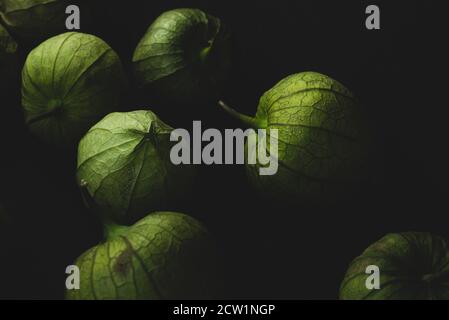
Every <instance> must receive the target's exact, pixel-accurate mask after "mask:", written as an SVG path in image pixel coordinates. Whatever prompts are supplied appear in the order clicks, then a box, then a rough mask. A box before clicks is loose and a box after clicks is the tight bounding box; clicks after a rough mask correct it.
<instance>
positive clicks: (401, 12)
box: [0, 0, 449, 299]
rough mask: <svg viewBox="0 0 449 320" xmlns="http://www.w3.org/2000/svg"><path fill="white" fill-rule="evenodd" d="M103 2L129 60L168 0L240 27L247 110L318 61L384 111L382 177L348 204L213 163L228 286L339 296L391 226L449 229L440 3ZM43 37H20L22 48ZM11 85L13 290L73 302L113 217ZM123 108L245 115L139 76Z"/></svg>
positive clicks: (95, 19) (6, 146)
mask: <svg viewBox="0 0 449 320" xmlns="http://www.w3.org/2000/svg"><path fill="white" fill-rule="evenodd" d="M435 2H436V1H435ZM94 3H95V4H94V10H92V11H91V12H90V14H89V15H90V17H89V21H92V22H91V23H87V22H86V23H84V21H85V20H84V16H83V12H84V11H83V8H84V7H81V10H82V12H81V14H82V20H81V21H82V30H81V31H83V32H89V33H94V34H96V35H98V36H100V37H101V38H103V39H104V40H105V41H107V42H108V43H109V44H110V45H111V46H112V47H113V48H114V49H115V50H116V51H117V52H118V53H119V54H120V56H121V58H122V60H123V62H124V64H125V66H126V67H127V68H128V69H129V65H130V61H131V56H132V52H133V50H134V48H135V46H136V45H137V43H138V41H139V39H140V38H141V36H142V35H143V34H144V32H145V30H146V28H147V27H148V26H149V24H150V23H151V22H152V21H153V20H154V18H156V17H157V16H158V15H159V14H160V13H162V12H163V11H165V10H167V9H171V8H177V7H198V8H201V9H204V10H205V11H208V12H209V13H211V14H214V15H216V16H218V17H220V18H222V19H223V20H224V21H225V23H226V24H227V25H228V26H229V27H230V29H231V30H232V32H233V42H234V50H233V55H234V57H233V58H234V66H233V70H232V77H231V81H230V82H229V84H228V86H227V87H226V88H225V89H226V90H225V93H224V94H223V99H224V100H226V101H228V102H229V103H230V104H232V105H233V106H234V107H235V108H236V109H238V110H240V111H242V112H245V113H247V114H254V113H255V111H256V108H257V103H258V99H259V98H260V96H261V95H262V94H263V92H265V91H266V90H268V89H270V88H271V87H272V86H273V85H274V84H275V83H277V82H278V81H279V80H281V79H282V78H284V77H286V76H287V75H290V74H293V73H297V72H302V71H317V72H321V73H324V74H327V75H329V76H331V77H333V78H335V79H337V80H339V81H340V82H342V83H344V84H345V85H346V86H347V87H348V88H350V89H351V90H352V91H353V92H355V94H356V95H357V96H358V97H359V98H360V100H361V101H363V103H364V106H365V107H366V110H367V112H368V113H369V115H370V119H371V120H372V121H371V122H372V124H373V128H374V136H375V142H374V143H373V144H374V145H373V147H374V149H375V150H376V152H375V159H374V160H375V163H376V169H375V174H374V175H375V177H376V179H375V181H374V182H373V183H372V184H370V185H369V186H367V187H366V188H364V189H363V190H362V191H361V192H360V194H359V195H358V196H357V197H356V198H354V199H353V200H352V201H350V202H347V203H344V204H339V205H335V206H328V207H326V206H325V207H321V208H310V207H305V206H304V207H291V206H288V205H285V204H283V203H270V202H268V201H267V200H266V199H262V198H260V197H258V195H257V194H255V193H253V192H252V191H251V189H250V187H249V186H248V184H247V181H246V179H245V173H244V169H243V168H242V167H235V166H230V167H217V166H215V167H204V168H201V173H200V175H199V177H198V179H197V186H196V188H195V190H194V195H193V196H192V198H191V201H190V203H188V204H186V205H185V206H184V207H185V208H184V211H185V212H186V213H189V214H191V215H193V216H195V217H197V218H199V219H200V220H202V221H203V222H204V223H205V224H206V225H208V227H209V229H210V230H211V231H212V232H213V233H214V235H215V237H216V239H217V242H218V244H219V248H220V249H221V252H222V253H223V258H224V259H223V261H224V262H223V266H224V270H225V279H224V280H225V281H223V282H224V283H225V286H224V292H223V294H222V297H223V298H231V299H239V298H250V299H259V298H268V299H281V298H295V299H335V298H337V297H338V288H339V284H340V282H341V280H342V278H343V276H344V272H345V270H346V267H347V265H348V264H349V262H350V261H351V260H352V259H353V258H354V257H356V256H357V255H359V254H360V253H361V252H362V251H363V249H364V248H365V247H367V246H368V245H369V244H370V243H372V242H374V241H376V240H377V239H379V238H380V237H382V236H383V235H385V234H386V233H388V232H401V231H430V232H434V233H436V234H440V235H443V236H447V237H449V228H448V223H447V222H448V219H447V218H446V215H447V213H448V211H449V210H448V205H447V202H446V197H445V196H446V194H447V191H448V189H449V188H448V186H447V182H446V181H447V179H448V176H449V170H448V168H447V162H448V161H447V160H448V156H447V152H446V146H447V142H446V136H447V135H446V122H447V117H446V116H447V115H448V112H447V108H448V105H447V102H446V100H445V98H446V94H447V92H446V91H447V80H446V77H445V72H446V64H447V61H446V60H447V57H448V55H447V54H446V52H445V47H446V42H447V39H448V37H447V36H448V34H447V32H446V30H445V29H444V27H445V25H444V19H443V18H444V16H443V12H442V10H441V9H440V8H438V7H437V6H436V5H435V4H434V3H433V1H411V0H408V1H405V0H403V1H398V0H396V1H369V2H367V1H356V0H350V1H332V0H329V1H321V0H319V1H315V0H314V1H306V0H296V1H284V0H277V1H272V2H269V1H264V2H255V1H238V2H237V1H213V2H212V1H184V0H183V1H167V0H158V1H156V0H153V1H131V0H128V1H126V2H119V1H114V2H113V3H111V1H100V0H98V1H95V2H94ZM369 4H378V5H379V6H380V8H381V19H382V20H381V23H382V25H381V27H382V29H381V30H380V31H368V30H366V28H365V17H366V15H365V13H364V12H365V8H366V6H367V5H369ZM86 16H87V15H86ZM91 19H92V20H91ZM446 29H447V28H446ZM33 45H34V44H31V43H26V42H24V43H21V55H22V58H24V57H26V54H27V52H28V50H29V48H31V47H32V46H33ZM12 87H14V85H13V86H12ZM10 91H11V92H10V94H11V98H10V99H7V100H3V101H0V106H1V109H0V110H1V113H0V114H1V128H0V129H1V157H0V158H1V167H0V168H2V170H1V174H2V175H1V183H0V187H1V193H0V201H1V202H2V203H4V205H5V206H6V208H7V209H8V211H9V212H10V213H11V223H10V226H9V228H8V230H7V232H6V234H3V235H1V236H0V238H1V243H0V248H2V250H1V255H0V259H1V260H0V298H33V299H36V298H63V295H64V283H65V273H64V271H65V267H66V266H67V265H69V264H71V263H72V262H73V261H74V260H75V258H76V257H77V256H79V255H80V254H81V253H82V252H83V251H85V250H86V249H88V248H90V247H91V246H93V245H95V244H96V243H97V242H98V241H100V240H101V237H102V232H101V226H100V223H99V221H98V220H97V219H96V217H95V216H93V215H92V214H91V213H90V212H88V211H87V210H85V209H84V207H83V204H82V201H81V198H80V194H79V191H78V190H77V186H76V183H75V168H76V153H75V152H74V151H73V150H55V149H54V148H52V147H49V146H45V145H43V144H41V143H40V142H39V141H38V140H36V139H35V138H34V137H32V136H31V135H29V134H28V132H27V130H26V128H25V126H24V124H23V119H22V115H21V112H20V107H19V105H20V94H19V91H17V88H16V91H14V89H12V90H10ZM122 107H123V109H124V110H126V109H142V108H144V107H149V108H151V109H152V110H154V111H156V112H157V113H158V114H159V115H160V116H161V118H162V119H163V120H164V121H165V122H167V123H168V124H170V125H172V126H175V127H177V126H187V128H189V127H190V126H191V121H192V120H202V121H203V127H217V128H234V127H240V124H238V123H236V122H235V121H233V120H232V119H230V118H229V117H228V116H227V115H225V114H223V113H222V112H221V111H220V110H219V109H218V107H217V106H216V104H215V103H213V102H212V101H210V102H206V103H202V104H191V105H189V104H184V105H173V104H168V103H166V102H163V101H157V99H155V100H151V99H148V97H144V96H142V95H140V94H139V93H138V92H135V91H134V90H132V86H131V89H130V90H129V91H128V93H127V95H126V97H125V98H124V101H123V105H122ZM166 209H170V208H166Z"/></svg>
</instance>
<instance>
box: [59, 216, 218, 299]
mask: <svg viewBox="0 0 449 320" xmlns="http://www.w3.org/2000/svg"><path fill="white" fill-rule="evenodd" d="M216 259H217V251H216V248H215V246H214V244H213V241H212V240H211V237H210V235H209V233H208V232H207V230H206V229H205V228H204V226H203V225H202V224H201V223H199V222H198V221H196V220H195V219H193V218H191V217H189V216H186V215H184V214H180V213H173V212H157V213H153V214H150V215H149V216H147V217H146V218H144V219H142V220H140V221H139V222H137V223H136V224H135V225H133V226H131V227H123V226H118V225H111V224H109V225H107V226H106V239H105V241H104V242H103V243H101V244H99V245H97V246H96V247H93V248H92V249H90V250H88V251H87V252H86V253H84V254H83V255H82V256H81V257H79V258H78V259H77V260H76V262H75V265H76V266H77V267H78V268H79V270H80V289H79V290H68V291H67V294H66V297H67V299H70V300H160V299H211V298H214V297H215V295H216V292H217V291H216V290H217V288H218V286H217V285H216V284H217V283H218V281H217V280H218V278H217V277H219V273H218V272H217V270H218V268H217V266H218V265H217V261H218V260H216Z"/></svg>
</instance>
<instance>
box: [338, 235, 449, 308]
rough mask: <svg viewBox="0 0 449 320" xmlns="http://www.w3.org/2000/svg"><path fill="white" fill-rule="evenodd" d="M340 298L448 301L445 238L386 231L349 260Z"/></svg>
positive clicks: (448, 250)
mask: <svg viewBox="0 0 449 320" xmlns="http://www.w3.org/2000/svg"><path fill="white" fill-rule="evenodd" d="M340 299H343V300H415V299H416V300H428V299H430V300H449V247H448V242H447V240H445V239H443V238H441V237H439V236H435V235H432V234H429V233H420V232H405V233H396V234H388V235H386V236H385V237H383V238H382V239H380V240H379V241H377V242H375V243H374V244H372V245H371V246H369V247H368V248H367V249H366V250H365V251H364V252H363V253H362V255H361V256H359V257H357V258H356V259H354V261H352V263H351V264H350V266H349V269H348V271H347V272H346V275H345V278H344V280H343V282H342V284H341V287H340Z"/></svg>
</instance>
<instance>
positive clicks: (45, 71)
mask: <svg viewBox="0 0 449 320" xmlns="http://www.w3.org/2000/svg"><path fill="white" fill-rule="evenodd" d="M125 83H126V78H125V74H124V71H123V67H122V63H121V62H120V59H119V57H118V56H117V54H116V53H115V52H114V50H112V49H111V47H110V46H109V45H108V44H106V43H105V42H104V41H103V40H101V39H99V38H97V37H95V36H93V35H89V34H83V33H77V32H69V33H64V34H61V35H58V36H56V37H53V38H51V39H49V40H47V41H45V42H43V43H42V44H41V45H39V46H38V47H37V48H35V49H34V50H33V51H31V53H30V54H29V55H28V57H27V60H26V62H25V66H24V68H23V71H22V107H23V110H24V113H25V119H26V122H27V125H28V126H29V128H30V131H31V132H32V133H33V134H35V135H36V136H38V137H39V138H40V139H42V140H44V141H46V142H49V143H51V144H54V145H58V146H72V145H74V144H75V145H76V144H77V143H78V142H79V139H80V138H81V137H82V136H83V135H84V134H85V133H86V132H87V130H89V128H90V127H91V126H92V125H94V124H95V123H96V122H98V121H99V120H100V119H101V118H102V117H104V116H105V115H107V114H108V113H110V112H112V111H117V108H118V106H119V103H120V98H121V92H122V90H123V86H124V85H125Z"/></svg>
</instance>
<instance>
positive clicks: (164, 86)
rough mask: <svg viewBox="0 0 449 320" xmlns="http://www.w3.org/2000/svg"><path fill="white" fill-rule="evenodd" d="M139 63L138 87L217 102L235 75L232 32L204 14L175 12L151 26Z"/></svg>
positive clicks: (136, 66) (136, 65) (137, 52)
mask: <svg viewBox="0 0 449 320" xmlns="http://www.w3.org/2000/svg"><path fill="white" fill-rule="evenodd" d="M133 63H134V71H135V77H136V82H137V84H138V86H140V87H142V88H144V89H148V90H151V91H152V92H154V93H156V94H158V95H160V96H162V97H163V98H166V99H168V100H175V101H181V102H185V101H188V102H190V101H198V100H204V99H207V98H209V97H213V98H215V97H217V96H218V95H219V94H220V91H221V90H222V86H223V84H224V82H225V81H226V79H227V77H228V73H229V68H230V40H229V33H228V32H227V30H226V28H225V27H224V25H223V24H222V22H221V21H220V19H218V18H216V17H213V16H211V15H209V14H207V13H205V12H203V11H201V10H198V9H176V10H171V11H168V12H165V13H163V14H162V15H161V16H160V17H159V18H157V19H156V21H154V22H153V24H152V25H151V26H150V27H149V29H148V31H147V32H146V34H145V35H144V36H143V38H142V40H141V41H140V43H139V44H138V46H137V48H136V50H135V52H134V57H133Z"/></svg>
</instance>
